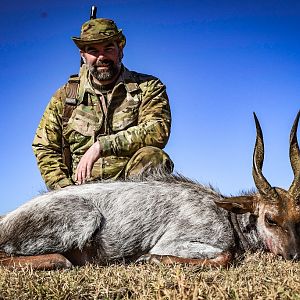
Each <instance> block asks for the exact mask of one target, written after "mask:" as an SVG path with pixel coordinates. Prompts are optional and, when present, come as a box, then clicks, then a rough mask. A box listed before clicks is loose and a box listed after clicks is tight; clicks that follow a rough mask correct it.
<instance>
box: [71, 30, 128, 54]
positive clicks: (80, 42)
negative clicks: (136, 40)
mask: <svg viewBox="0 0 300 300" xmlns="http://www.w3.org/2000/svg"><path fill="white" fill-rule="evenodd" d="M72 40H73V42H74V43H75V45H76V46H77V47H78V48H79V49H80V50H84V48H85V46H87V45H93V44H98V43H103V42H108V41H113V40H120V41H121V43H122V47H124V46H125V43H126V39H125V36H124V35H123V33H122V31H121V30H120V31H119V32H118V33H116V34H114V35H111V36H108V37H101V38H100V39H94V40H92V39H89V40H84V39H81V38H80V37H74V36H73V37H72Z"/></svg>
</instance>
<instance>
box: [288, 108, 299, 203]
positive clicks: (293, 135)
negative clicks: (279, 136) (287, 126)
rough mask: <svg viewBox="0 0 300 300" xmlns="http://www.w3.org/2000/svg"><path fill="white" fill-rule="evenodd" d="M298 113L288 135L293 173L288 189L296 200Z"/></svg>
mask: <svg viewBox="0 0 300 300" xmlns="http://www.w3.org/2000/svg"><path fill="white" fill-rule="evenodd" d="M299 117H300V111H299V112H298V114H297V116H296V118H295V121H294V124H293V127H292V130H291V134H290V161H291V166H292V169H293V173H294V180H293V182H292V184H291V186H290V188H289V192H290V193H291V194H292V195H293V196H294V197H295V198H298V197H299V195H300V150H299V145H298V140H297V128H298V123H299Z"/></svg>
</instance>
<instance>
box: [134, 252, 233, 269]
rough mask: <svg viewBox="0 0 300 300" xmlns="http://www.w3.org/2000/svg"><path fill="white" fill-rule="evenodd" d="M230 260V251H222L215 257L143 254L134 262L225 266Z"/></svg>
mask: <svg viewBox="0 0 300 300" xmlns="http://www.w3.org/2000/svg"><path fill="white" fill-rule="evenodd" d="M231 260H232V253H231V252H222V253H220V254H219V255H218V256H217V257H215V258H184V257H178V256H172V255H157V254H145V255H143V256H141V257H140V258H139V259H138V260H137V261H136V262H150V263H162V264H166V265H169V264H176V263H179V264H188V265H200V266H211V267H226V266H227V265H228V264H229V263H230V262H231Z"/></svg>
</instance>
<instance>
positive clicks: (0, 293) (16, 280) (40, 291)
mask: <svg viewBox="0 0 300 300" xmlns="http://www.w3.org/2000/svg"><path fill="white" fill-rule="evenodd" d="M0 299H22V300H23V299H24V300H25V299H30V300H32V299H72V300H73V299H176V300H177V299H300V263H299V262H286V261H284V260H282V259H278V258H274V257H273V256H271V255H270V254H258V253H257V254H252V255H250V254H249V255H247V256H246V258H245V259H244V260H242V261H241V262H240V263H239V264H237V265H236V266H232V267H230V268H228V269H217V270H216V269H215V270H210V269H207V268H206V269H203V268H200V267H192V266H180V265H174V266H171V267H170V266H169V267H168V266H158V265H127V266H122V265H113V266H109V267H96V266H88V267H82V268H74V269H71V270H63V271H47V272H46V271H44V272H41V271H39V272H37V271H32V270H30V268H26V269H23V270H21V271H14V270H11V271H9V270H6V269H3V268H0Z"/></svg>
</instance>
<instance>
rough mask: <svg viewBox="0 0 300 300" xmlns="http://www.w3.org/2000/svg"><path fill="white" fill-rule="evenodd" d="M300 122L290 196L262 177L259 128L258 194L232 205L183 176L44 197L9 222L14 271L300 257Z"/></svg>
mask: <svg viewBox="0 0 300 300" xmlns="http://www.w3.org/2000/svg"><path fill="white" fill-rule="evenodd" d="M299 115H300V113H298V115H297V117H296V119H295V121H294V124H293V127H292V130H291V134H290V161H291V165H292V169H293V172H294V180H293V182H292V184H291V187H290V188H289V190H288V191H286V190H284V189H282V188H278V187H272V186H271V185H270V184H269V183H268V181H267V180H266V178H265V177H264V176H263V174H262V166H263V159H264V143H263V135H262V130H261V127H260V124H259V121H258V119H257V117H256V115H255V114H254V118H255V124H256V144H255V148H254V154H253V178H254V182H255V185H256V187H257V193H253V194H248V195H241V196H237V197H224V196H222V195H221V194H220V193H219V192H217V191H215V190H214V189H212V188H209V187H205V186H203V185H200V184H198V183H195V182H193V181H191V180H189V179H186V178H184V177H182V176H180V175H164V176H157V177H155V176H154V177H150V178H148V179H145V180H135V181H115V182H99V183H92V184H85V185H80V186H71V187H67V188H64V189H61V190H57V191H52V192H49V193H46V194H44V195H40V196H38V197H36V198H34V199H32V200H31V201H29V202H27V203H25V204H24V205H22V206H21V207H19V208H17V209H16V210H14V211H12V212H11V213H9V214H7V215H6V216H4V217H3V218H2V219H1V220H0V250H1V251H2V255H1V257H0V260H1V264H2V265H5V266H13V265H15V266H23V265H26V264H29V265H31V266H32V267H33V268H35V269H52V268H58V267H69V266H72V265H76V266H81V265H84V264H87V263H96V264H101V265H105V264H109V263H112V262H113V263H115V262H125V263H126V262H135V261H137V262H144V261H146V262H153V261H154V262H161V263H166V264H168V263H187V264H197V265H198V264H199V265H211V266H226V265H227V264H228V263H229V262H230V261H231V260H232V259H233V257H234V256H235V255H236V254H237V253H241V252H244V251H246V250H247V249H249V250H254V251H256V250H259V249H261V250H266V251H271V252H273V253H274V254H276V255H281V256H283V257H284V258H285V259H293V260H296V259H299V255H300V238H299V237H300V178H299V177H300V151H299V146H298V141H297V127H298V121H299Z"/></svg>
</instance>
